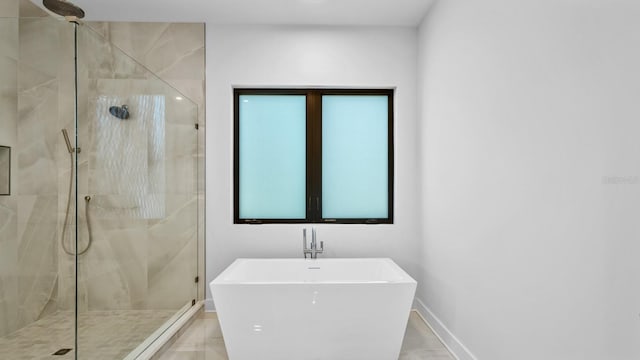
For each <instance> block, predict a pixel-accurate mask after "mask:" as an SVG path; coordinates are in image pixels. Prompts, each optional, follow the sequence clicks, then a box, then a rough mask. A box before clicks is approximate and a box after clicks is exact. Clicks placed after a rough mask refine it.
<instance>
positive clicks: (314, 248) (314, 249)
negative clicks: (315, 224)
mask: <svg viewBox="0 0 640 360" xmlns="http://www.w3.org/2000/svg"><path fill="white" fill-rule="evenodd" d="M323 251H324V241H320V248H319V249H318V243H317V242H316V228H311V247H310V248H308V247H307V229H302V254H303V255H304V258H305V259H306V258H307V255H309V256H310V258H311V259H317V258H318V254H322V252H323Z"/></svg>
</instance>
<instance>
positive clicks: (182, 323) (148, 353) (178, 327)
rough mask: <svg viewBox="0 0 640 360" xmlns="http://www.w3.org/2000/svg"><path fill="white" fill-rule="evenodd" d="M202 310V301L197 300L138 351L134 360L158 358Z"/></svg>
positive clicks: (156, 359) (154, 359) (155, 359)
mask: <svg viewBox="0 0 640 360" xmlns="http://www.w3.org/2000/svg"><path fill="white" fill-rule="evenodd" d="M203 311H204V303H203V302H202V301H198V302H197V303H196V304H195V305H194V306H192V307H191V308H189V310H187V311H186V312H185V313H184V314H182V316H180V317H179V318H178V319H177V320H176V321H175V322H174V323H173V324H171V326H169V328H167V330H165V331H164V332H163V333H162V335H160V336H159V337H158V338H157V339H156V340H155V341H154V342H153V343H151V344H150V345H149V346H148V347H147V348H146V349H145V350H144V351H142V352H141V353H140V355H138V356H137V357H135V360H158V359H160V357H161V356H162V354H164V353H165V352H166V351H167V349H169V348H170V347H171V345H173V343H174V342H175V341H176V340H177V339H178V338H179V337H180V335H182V334H183V333H184V331H185V330H186V329H187V328H188V327H189V325H191V323H193V321H195V319H196V318H197V317H198V315H199V314H200V313H202V312H203Z"/></svg>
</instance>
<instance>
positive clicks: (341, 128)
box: [322, 95, 389, 219]
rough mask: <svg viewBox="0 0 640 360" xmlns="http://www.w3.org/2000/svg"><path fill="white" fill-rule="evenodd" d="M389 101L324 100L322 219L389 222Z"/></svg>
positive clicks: (366, 98)
mask: <svg viewBox="0 0 640 360" xmlns="http://www.w3.org/2000/svg"><path fill="white" fill-rule="evenodd" d="M387 136H388V97H387V96H379V95H373V96H360V95H358V96H355V95H345V96H342V95H325V96H323V97H322V217H323V218H329V219H334V218H347V219H348V218H366V219H371V218H386V217H387V216H388V165H389V164H388V143H387V142H388V138H387Z"/></svg>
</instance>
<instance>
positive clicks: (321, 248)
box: [320, 241, 324, 251]
mask: <svg viewBox="0 0 640 360" xmlns="http://www.w3.org/2000/svg"><path fill="white" fill-rule="evenodd" d="M322 250H324V241H320V251H322Z"/></svg>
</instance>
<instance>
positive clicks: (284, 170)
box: [239, 95, 306, 219]
mask: <svg viewBox="0 0 640 360" xmlns="http://www.w3.org/2000/svg"><path fill="white" fill-rule="evenodd" d="M239 100H240V125H239V126H240V128H239V131H240V144H239V145H240V159H239V160H240V169H239V170H240V180H239V182H240V205H239V206H240V209H239V213H240V218H241V219H304V218H305V216H306V209H305V197H306V180H305V176H306V97H305V96H304V95H241V96H240V99H239Z"/></svg>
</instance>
